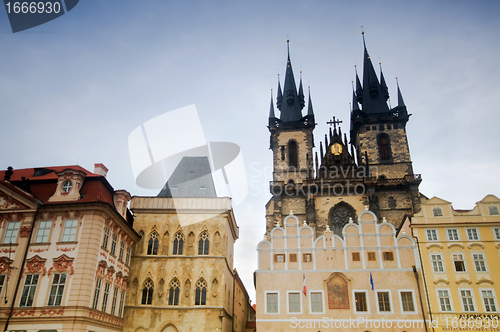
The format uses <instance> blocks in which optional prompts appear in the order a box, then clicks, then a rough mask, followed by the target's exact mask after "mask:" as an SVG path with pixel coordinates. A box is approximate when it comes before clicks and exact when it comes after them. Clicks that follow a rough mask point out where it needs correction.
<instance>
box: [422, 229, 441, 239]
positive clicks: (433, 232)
mask: <svg viewBox="0 0 500 332" xmlns="http://www.w3.org/2000/svg"><path fill="white" fill-rule="evenodd" d="M425 232H426V234H427V241H437V240H438V233H437V229H427V230H426V231H425Z"/></svg>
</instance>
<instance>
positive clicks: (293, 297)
mask: <svg viewBox="0 0 500 332" xmlns="http://www.w3.org/2000/svg"><path fill="white" fill-rule="evenodd" d="M288 312H289V313H299V312H300V293H295V292H293V293H288Z"/></svg>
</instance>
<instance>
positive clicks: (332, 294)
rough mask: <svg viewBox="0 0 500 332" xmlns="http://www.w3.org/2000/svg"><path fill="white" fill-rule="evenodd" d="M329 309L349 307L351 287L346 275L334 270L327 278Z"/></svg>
mask: <svg viewBox="0 0 500 332" xmlns="http://www.w3.org/2000/svg"><path fill="white" fill-rule="evenodd" d="M326 289H327V293H328V308H329V309H349V289H348V285H347V279H346V277H345V276H344V275H343V274H342V273H339V272H334V273H332V274H331V275H330V278H328V279H327V280H326Z"/></svg>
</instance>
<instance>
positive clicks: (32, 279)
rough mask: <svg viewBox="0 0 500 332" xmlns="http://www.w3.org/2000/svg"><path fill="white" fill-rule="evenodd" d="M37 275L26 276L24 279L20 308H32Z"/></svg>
mask: <svg viewBox="0 0 500 332" xmlns="http://www.w3.org/2000/svg"><path fill="white" fill-rule="evenodd" d="M38 276H39V275H38V274H28V275H27V276H26V278H25V279H24V287H23V292H22V293H21V301H20V302H19V306H20V307H32V306H33V300H34V299H35V292H36V286H37V284H38Z"/></svg>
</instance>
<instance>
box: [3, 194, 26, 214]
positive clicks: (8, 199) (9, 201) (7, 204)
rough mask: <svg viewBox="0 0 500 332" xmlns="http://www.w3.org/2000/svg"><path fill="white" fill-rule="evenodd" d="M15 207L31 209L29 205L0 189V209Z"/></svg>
mask: <svg viewBox="0 0 500 332" xmlns="http://www.w3.org/2000/svg"><path fill="white" fill-rule="evenodd" d="M13 209H23V210H25V209H29V207H28V206H26V205H25V204H23V203H21V202H19V201H18V200H17V199H15V198H13V197H12V196H9V195H7V194H6V193H4V192H3V191H1V190H0V210H13Z"/></svg>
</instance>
